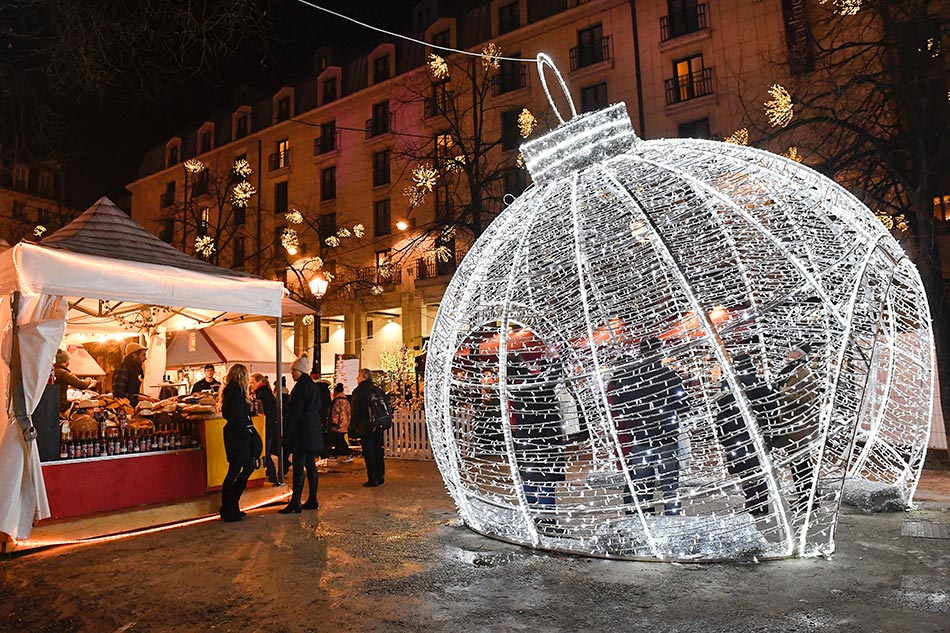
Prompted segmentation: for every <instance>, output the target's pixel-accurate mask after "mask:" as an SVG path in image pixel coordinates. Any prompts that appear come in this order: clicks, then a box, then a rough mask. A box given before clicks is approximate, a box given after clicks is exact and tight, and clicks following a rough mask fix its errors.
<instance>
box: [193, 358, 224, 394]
mask: <svg viewBox="0 0 950 633" xmlns="http://www.w3.org/2000/svg"><path fill="white" fill-rule="evenodd" d="M220 388H221V382H220V381H218V379H217V378H215V377H214V365H205V377H204V378H202V379H201V380H199V381H198V382H196V383H195V384H193V385H192V386H191V393H200V392H202V391H210V392H211V393H214V394H217V393H218V389H220Z"/></svg>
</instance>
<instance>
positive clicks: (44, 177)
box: [39, 171, 58, 198]
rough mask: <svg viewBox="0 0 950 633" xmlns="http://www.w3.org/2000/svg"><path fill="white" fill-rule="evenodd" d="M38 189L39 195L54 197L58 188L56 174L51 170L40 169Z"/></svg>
mask: <svg viewBox="0 0 950 633" xmlns="http://www.w3.org/2000/svg"><path fill="white" fill-rule="evenodd" d="M39 189H40V195H41V196H46V197H47V198H53V197H56V195H57V191H56V190H57V189H58V186H57V182H56V175H55V174H53V173H52V172H48V171H41V172H40V175H39Z"/></svg>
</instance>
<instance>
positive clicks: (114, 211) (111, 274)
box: [0, 198, 313, 331]
mask: <svg viewBox="0 0 950 633" xmlns="http://www.w3.org/2000/svg"><path fill="white" fill-rule="evenodd" d="M14 290H20V291H21V292H23V293H24V294H46V295H57V296H65V297H72V298H75V299H74V300H71V301H70V308H71V312H72V313H73V314H71V317H72V316H76V317H77V318H76V319H75V320H74V319H73V318H70V323H71V324H76V325H78V324H79V323H82V322H85V325H87V326H89V327H90V329H92V330H93V331H95V330H96V329H97V328H99V329H102V330H103V331H108V330H109V329H112V330H114V329H115V325H114V322H115V320H116V316H117V315H120V316H122V317H123V318H120V319H119V320H120V321H125V323H126V325H130V322H129V320H130V319H131V320H133V321H134V319H135V318H136V317H135V316H134V315H136V314H140V315H141V314H142V310H143V309H145V308H147V306H163V307H166V308H169V310H167V311H165V313H164V314H166V315H168V317H167V318H168V319H170V318H172V316H176V317H181V319H183V320H185V322H182V323H180V324H179V326H180V327H184V326H192V327H193V326H195V325H198V326H202V325H208V324H211V323H216V322H221V321H227V320H229V319H232V318H239V316H241V315H253V316H263V317H276V316H279V315H282V314H288V315H296V314H306V313H308V312H312V311H313V310H312V309H311V308H308V307H306V306H304V305H302V304H299V303H297V302H295V301H292V300H289V299H287V298H286V297H284V287H283V284H282V283H280V282H279V281H268V280H264V279H260V278H258V277H254V276H252V275H248V274H245V273H241V272H237V271H232V270H227V269H224V268H220V267H217V266H213V265H211V264H209V263H207V262H203V261H201V260H198V259H195V258H193V257H190V256H188V255H186V254H184V253H181V252H179V251H177V250H175V249H174V248H173V247H171V246H169V245H168V244H166V243H165V242H163V241H161V240H160V239H158V238H157V237H155V236H154V235H152V234H151V233H149V232H148V231H146V230H145V229H144V228H142V227H141V226H140V225H138V224H137V223H136V222H135V221H133V220H132V218H130V217H129V216H127V215H126V214H125V213H124V212H122V210H121V209H119V208H118V207H116V206H115V205H114V204H113V203H112V202H111V201H110V200H109V199H108V198H101V199H100V200H99V201H98V202H96V203H95V204H94V205H92V206H91V207H90V208H89V209H88V210H87V211H86V212H84V213H83V214H82V215H80V216H79V217H78V218H76V219H75V220H74V221H73V222H71V223H70V224H68V225H66V226H65V227H63V228H62V229H60V230H59V231H56V232H55V233H53V234H52V235H50V236H49V237H47V238H46V239H45V240H43V243H42V244H33V243H30V242H22V243H20V244H17V245H16V246H14V247H13V248H10V249H7V250H6V251H4V252H2V253H0V291H2V292H12V291H14ZM107 322H113V325H112V326H111V327H110V326H107V325H106V323H107ZM195 322H197V324H196V323H195ZM155 324H156V325H160V323H155ZM133 325H134V324H133Z"/></svg>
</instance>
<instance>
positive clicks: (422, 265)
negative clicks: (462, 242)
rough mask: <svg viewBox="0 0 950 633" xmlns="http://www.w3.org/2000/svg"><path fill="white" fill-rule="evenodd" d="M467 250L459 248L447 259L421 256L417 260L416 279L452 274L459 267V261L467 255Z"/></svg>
mask: <svg viewBox="0 0 950 633" xmlns="http://www.w3.org/2000/svg"><path fill="white" fill-rule="evenodd" d="M465 253H466V251H462V250H458V251H455V252H454V253H453V254H452V257H450V258H449V259H448V260H447V261H443V260H441V259H439V258H438V257H434V258H433V257H420V258H419V259H417V260H416V279H417V280H419V279H436V278H437V277H442V276H443V275H451V274H453V273H454V272H455V270H456V269H457V268H458V265H459V262H461V261H462V258H463V257H465Z"/></svg>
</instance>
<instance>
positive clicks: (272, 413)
mask: <svg viewBox="0 0 950 633" xmlns="http://www.w3.org/2000/svg"><path fill="white" fill-rule="evenodd" d="M250 382H251V391H252V392H253V393H254V398H256V399H257V401H258V402H260V403H261V404H260V410H261V413H263V414H264V421H265V426H264V469H265V470H266V471H267V481H269V482H271V483H272V484H274V485H275V486H277V485H280V483H281V482H280V480H279V478H278V477H277V469H276V468H275V467H274V462H273V460H271V455H278V453H277V446H278V444H277V435H278V432H279V431H278V428H277V398H275V397H274V392H273V391H271V389H270V384H269V383H268V382H267V377H266V376H264V375H263V374H251V381H250ZM278 458H279V455H278Z"/></svg>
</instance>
